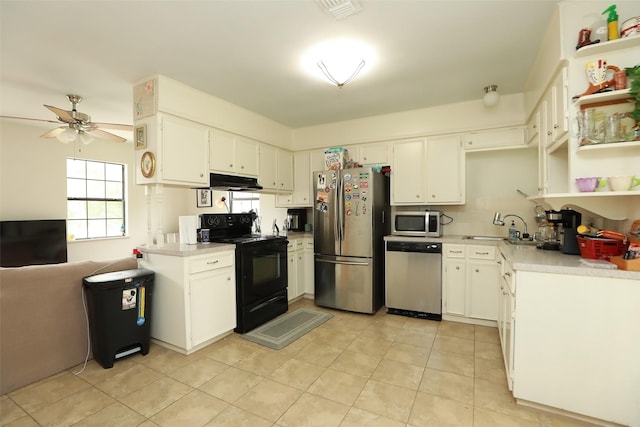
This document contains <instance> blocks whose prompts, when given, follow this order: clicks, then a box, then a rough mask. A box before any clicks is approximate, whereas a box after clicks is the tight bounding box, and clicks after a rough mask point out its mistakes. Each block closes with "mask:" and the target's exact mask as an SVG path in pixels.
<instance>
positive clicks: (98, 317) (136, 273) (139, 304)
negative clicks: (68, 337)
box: [82, 268, 154, 369]
mask: <svg viewBox="0 0 640 427" xmlns="http://www.w3.org/2000/svg"><path fill="white" fill-rule="evenodd" d="M153 280H154V273H153V271H151V270H145V269H142V268H140V269H136V270H124V271H114V272H112V273H104V274H98V275H95V276H89V277H85V278H84V279H83V280H82V283H83V284H84V287H85V290H86V298H87V311H88V315H89V330H90V333H91V348H92V350H93V358H94V359H96V361H97V362H98V363H99V364H100V365H101V366H102V367H103V368H105V369H108V368H112V367H113V362H114V361H115V360H116V359H119V358H121V357H124V356H128V355H130V354H133V353H137V352H138V351H139V352H140V353H142V354H143V355H146V354H148V353H149V341H150V334H151V298H152V296H153Z"/></svg>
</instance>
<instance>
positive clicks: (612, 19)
mask: <svg viewBox="0 0 640 427" xmlns="http://www.w3.org/2000/svg"><path fill="white" fill-rule="evenodd" d="M605 13H608V14H609V16H608V17H607V33H608V35H609V40H616V39H617V38H618V12H616V5H615V4H612V5H611V6H609V7H608V8H607V10H605V11H604V12H602V14H603V15H604V14H605Z"/></svg>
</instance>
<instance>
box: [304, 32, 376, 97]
mask: <svg viewBox="0 0 640 427" xmlns="http://www.w3.org/2000/svg"><path fill="white" fill-rule="evenodd" d="M374 63H375V55H374V54H373V50H372V49H371V48H370V47H368V46H366V45H365V44H364V43H361V42H358V41H355V40H345V39H342V40H332V41H328V42H324V43H320V44H318V45H316V46H314V47H312V48H311V49H309V50H308V51H307V52H306V53H305V54H304V55H303V57H302V66H303V68H304V69H305V70H306V71H307V72H308V73H310V74H312V75H314V76H316V77H318V78H321V79H323V80H325V81H327V82H329V83H332V84H334V85H336V86H337V87H339V88H342V87H343V86H344V85H346V84H347V83H349V82H351V81H353V79H355V78H356V76H358V75H360V74H362V72H363V71H365V70H366V71H368V70H370V69H371V68H372V64H374ZM365 65H366V68H365Z"/></svg>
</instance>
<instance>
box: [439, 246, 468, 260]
mask: <svg viewBox="0 0 640 427" xmlns="http://www.w3.org/2000/svg"><path fill="white" fill-rule="evenodd" d="M465 249H466V248H465V246H464V245H445V246H444V248H443V255H444V256H445V257H446V258H464V257H465Z"/></svg>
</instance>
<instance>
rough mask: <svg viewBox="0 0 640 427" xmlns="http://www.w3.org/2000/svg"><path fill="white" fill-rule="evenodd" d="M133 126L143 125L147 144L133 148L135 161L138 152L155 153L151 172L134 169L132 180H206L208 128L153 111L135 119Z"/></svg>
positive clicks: (180, 182) (195, 182)
mask: <svg viewBox="0 0 640 427" xmlns="http://www.w3.org/2000/svg"><path fill="white" fill-rule="evenodd" d="M135 126H146V138H147V147H146V148H145V149H144V150H136V151H135V156H136V163H135V164H136V165H140V162H141V158H142V154H143V153H145V152H147V151H150V152H152V153H153V154H154V156H155V165H154V167H155V171H154V173H153V175H152V176H149V177H145V176H143V175H142V172H141V170H140V167H138V168H137V171H136V184H156V183H157V184H172V185H181V186H202V185H208V184H209V172H208V167H207V160H206V159H207V156H208V153H209V146H208V128H207V127H206V126H204V125H201V124H199V123H196V122H192V121H189V120H185V119H182V118H179V117H175V116H172V115H169V114H156V115H154V116H150V117H147V118H145V119H142V120H138V121H136V123H135Z"/></svg>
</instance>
